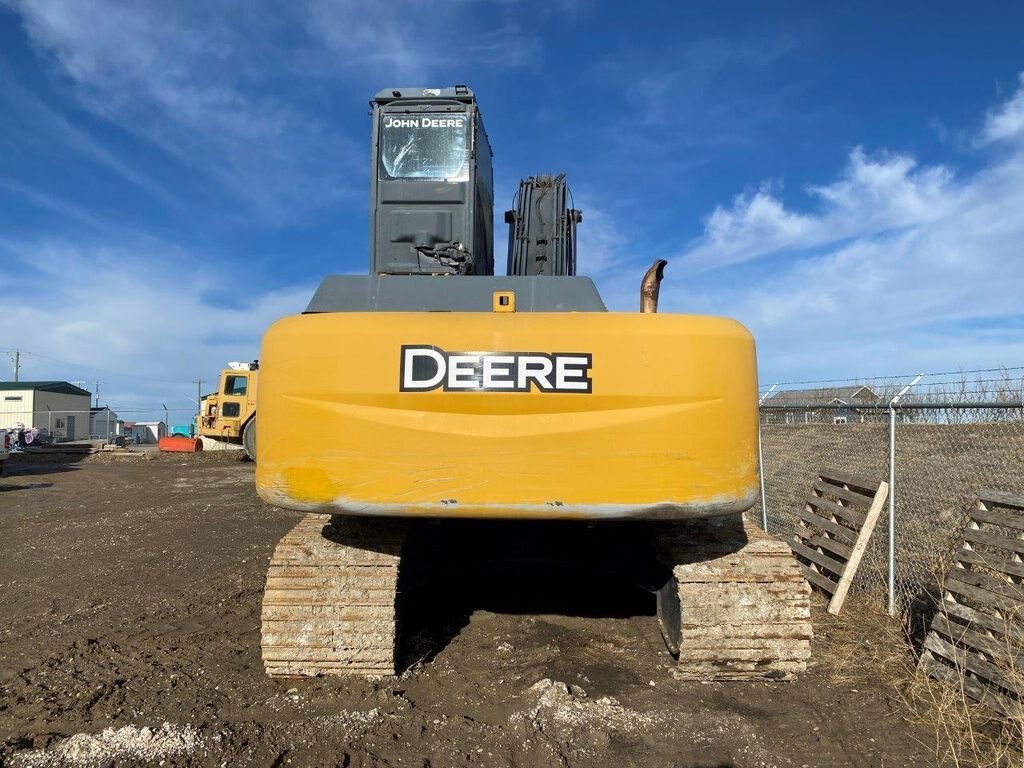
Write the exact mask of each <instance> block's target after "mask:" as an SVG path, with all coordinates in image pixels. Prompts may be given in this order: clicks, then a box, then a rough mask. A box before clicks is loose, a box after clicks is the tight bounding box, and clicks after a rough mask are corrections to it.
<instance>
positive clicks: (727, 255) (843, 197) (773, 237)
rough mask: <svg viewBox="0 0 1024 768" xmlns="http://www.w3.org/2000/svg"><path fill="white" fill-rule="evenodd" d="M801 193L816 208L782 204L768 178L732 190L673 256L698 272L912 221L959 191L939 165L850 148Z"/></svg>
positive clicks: (934, 216)
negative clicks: (837, 169) (836, 172)
mask: <svg viewBox="0 0 1024 768" xmlns="http://www.w3.org/2000/svg"><path fill="white" fill-rule="evenodd" d="M807 193H808V195H810V197H811V198H812V199H813V200H814V201H815V202H816V203H817V207H818V210H816V211H814V212H810V213H803V212H797V211H793V210H790V209H787V208H786V206H785V204H784V203H783V201H782V200H781V199H780V198H779V197H778V196H777V195H776V194H775V192H774V191H773V189H772V186H771V185H770V184H765V185H763V186H762V187H761V188H760V189H759V190H758V191H757V192H753V193H744V194H741V195H738V196H737V197H736V198H735V199H734V200H733V203H732V205H731V206H729V207H728V208H725V207H718V208H716V209H715V211H714V212H713V213H712V214H711V215H710V216H709V217H708V218H707V220H706V222H705V226H704V234H703V235H702V236H700V237H699V238H697V239H696V240H695V241H694V242H693V243H691V244H690V245H689V246H688V247H687V248H686V249H685V250H684V251H683V253H682V254H681V255H680V258H681V259H682V260H683V262H684V264H685V266H686V267H687V269H688V270H690V271H704V270H709V269H717V268H720V267H724V266H728V265H730V264H738V263H742V262H745V261H750V260H752V259H757V258H760V257H762V256H766V255H773V254H778V253H780V252H785V251H800V250H806V249H810V248H817V247H821V246H825V245H829V244H834V243H838V242H841V241H843V240H845V239H847V238H851V237H864V236H870V235H873V234H876V233H880V232H885V231H892V230H897V229H900V228H903V227H910V226H920V225H924V224H927V223H928V222H934V221H937V220H940V219H942V218H943V217H944V216H946V215H948V214H949V213H950V211H951V210H953V209H955V207H956V205H957V200H956V198H957V196H958V194H959V190H958V188H957V184H956V183H955V180H954V178H953V174H952V172H951V171H949V170H948V169H946V168H944V167H942V166H933V167H926V168H919V167H918V165H917V163H916V161H915V160H914V159H913V158H912V157H910V156H908V155H899V154H885V153H883V154H880V155H878V156H876V157H869V156H868V155H867V154H866V153H865V152H864V150H863V149H861V148H859V147H858V148H856V149H854V150H853V151H852V152H851V153H850V157H849V164H848V165H847V167H846V169H845V171H844V172H843V175H842V177H841V178H840V179H839V180H837V181H835V182H833V183H832V184H828V185H825V186H815V187H810V188H809V189H808V190H807Z"/></svg>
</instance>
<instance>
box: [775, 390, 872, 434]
mask: <svg viewBox="0 0 1024 768" xmlns="http://www.w3.org/2000/svg"><path fill="white" fill-rule="evenodd" d="M880 402H881V396H880V395H879V394H878V393H877V392H875V391H874V390H873V389H871V387H867V386H864V385H861V384H853V385H850V386H846V387H817V388H815V389H786V390H781V391H779V392H773V393H772V394H771V395H770V396H769V397H768V398H767V399H766V400H765V401H764V403H762V405H763V406H769V407H768V408H765V409H764V412H763V415H764V423H765V424H849V423H853V422H861V421H878V420H879V419H880V418H881V417H882V413H881V412H880V411H873V410H869V409H864V408H863V406H874V405H878V404H879V403H880ZM823 405H827V406H829V407H828V408H816V407H815V406H823Z"/></svg>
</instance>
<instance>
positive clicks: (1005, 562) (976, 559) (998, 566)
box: [955, 548, 1024, 578]
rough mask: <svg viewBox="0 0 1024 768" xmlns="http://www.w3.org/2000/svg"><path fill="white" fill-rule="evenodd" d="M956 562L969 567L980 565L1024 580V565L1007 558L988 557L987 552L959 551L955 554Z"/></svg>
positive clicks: (974, 550)
mask: <svg viewBox="0 0 1024 768" xmlns="http://www.w3.org/2000/svg"><path fill="white" fill-rule="evenodd" d="M955 559H956V560H958V561H960V562H961V563H969V564H970V565H981V566H984V567H985V568H991V569H992V570H993V571H999V572H1000V573H1005V574H1008V575H1010V576H1018V577H1020V578H1024V563H1022V562H1020V561H1019V560H1011V559H1010V558H1008V557H999V556H998V555H990V554H989V553H988V552H979V551H978V550H976V549H967V548H964V549H961V550H960V551H959V552H957V554H956V558H955Z"/></svg>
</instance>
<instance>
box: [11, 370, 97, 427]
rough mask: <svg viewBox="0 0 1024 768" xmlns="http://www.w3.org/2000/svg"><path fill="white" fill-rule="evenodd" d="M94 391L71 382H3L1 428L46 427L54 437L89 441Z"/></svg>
mask: <svg viewBox="0 0 1024 768" xmlns="http://www.w3.org/2000/svg"><path fill="white" fill-rule="evenodd" d="M91 405H92V394H91V393H90V392H88V391H87V390H84V389H82V388H81V387H77V386H75V385H74V384H71V383H69V382H67V381H0V429H14V428H16V427H18V426H19V425H21V426H22V427H35V428H37V429H45V430H47V431H48V432H49V433H50V436H51V438H52V439H54V440H86V439H88V437H89V414H90V406H91Z"/></svg>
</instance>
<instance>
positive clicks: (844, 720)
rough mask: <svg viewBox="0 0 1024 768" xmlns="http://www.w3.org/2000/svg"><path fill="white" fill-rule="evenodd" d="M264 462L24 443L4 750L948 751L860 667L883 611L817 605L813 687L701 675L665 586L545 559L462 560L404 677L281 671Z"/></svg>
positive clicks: (717, 760)
mask: <svg viewBox="0 0 1024 768" xmlns="http://www.w3.org/2000/svg"><path fill="white" fill-rule="evenodd" d="M252 474H253V472H252V465H251V464H248V463H246V462H242V461H239V460H238V458H237V457H236V456H234V455H233V454H227V455H226V454H223V453H221V454H213V453H210V454H205V455H204V454H197V455H194V456H181V455H157V456H152V455H151V456H150V457H149V459H146V460H143V459H142V458H139V457H122V458H116V457H110V456H97V457H90V458H87V459H85V460H83V461H81V462H79V463H76V464H60V463H41V462H35V463H27V462H18V461H17V460H15V461H12V463H11V466H10V467H9V468H8V473H7V475H6V476H5V477H3V478H2V479H0V531H2V539H0V541H2V546H3V557H2V558H0V616H2V619H3V620H2V623H0V764H2V765H12V766H51V765H53V766H56V765H60V766H65V765H67V766H107V765H199V766H222V765H229V766H234V765H257V766H284V765H291V766H332V765H339V766H417V767H418V768H422V767H424V766H435V767H437V766H453V765H480V766H609V767H610V766H634V765H642V766H644V767H645V768H653V767H654V766H693V767H695V768H696V767H697V766H702V767H707V768H710V767H712V766H715V767H725V766H818V767H822V768H824V767H826V766H903V765H907V766H921V765H925V764H928V762H929V760H928V754H929V750H928V749H927V748H926V747H924V746H922V744H927V743H928V741H927V739H928V736H927V734H923V733H921V732H919V731H915V730H914V729H913V727H912V726H910V725H909V724H908V723H907V722H906V721H905V720H904V719H903V718H902V716H901V712H900V709H899V708H898V706H897V705H896V704H895V703H894V702H893V700H892V697H891V696H890V691H891V682H890V681H888V680H886V679H885V673H884V671H883V670H879V669H873V668H872V665H871V664H870V663H867V660H868V655H867V654H865V664H863V665H859V664H857V663H850V659H851V658H852V659H856V658H857V656H856V655H857V654H858V653H860V652H862V649H861V646H862V645H864V647H866V646H867V645H868V644H870V642H871V637H872V633H873V630H872V629H871V628H870V627H866V628H865V629H864V632H863V633H862V634H861V635H858V634H857V633H856V632H850V631H849V630H850V627H843V628H842V629H843V630H844V631H842V632H835V633H830V632H829V628H830V627H833V628H834V627H835V626H836V625H835V623H834V620H832V619H829V618H826V616H825V614H824V613H823V611H821V610H816V614H815V619H816V623H817V627H816V630H817V631H818V633H819V638H820V639H818V640H816V643H815V654H816V659H817V662H816V663H815V665H814V666H813V667H812V669H811V671H809V672H808V673H807V674H806V675H804V676H803V677H801V678H800V679H799V680H798V681H796V682H794V683H756V684H754V683H749V684H746V683H743V684H741V683H731V684H699V683H686V682H681V681H677V680H675V679H673V677H672V676H671V672H670V662H671V660H670V658H669V657H668V656H667V653H666V652H665V649H664V645H663V644H662V643H661V640H660V636H659V634H658V630H657V622H656V619H655V617H654V615H653V611H654V604H653V600H652V599H649V598H648V596H646V595H641V594H637V593H633V592H630V591H629V590H626V589H624V588H619V587H618V586H616V585H614V584H602V583H600V582H596V583H595V584H596V586H591V587H590V589H591V590H592V592H591V594H589V595H584V596H581V595H580V593H579V590H577V589H559V587H558V583H557V582H558V580H559V574H558V572H557V569H556V570H555V571H552V570H551V569H550V568H548V569H545V570H544V579H545V580H550V581H548V582H540V581H539V580H538V579H535V580H534V581H532V582H531V581H530V579H528V578H525V579H524V578H522V576H523V575H522V574H519V575H518V576H516V575H508V574H505V575H495V574H494V573H488V574H481V573H475V572H473V569H474V568H476V567H477V566H476V565H467V566H466V573H465V574H464V579H463V580H462V581H461V582H460V583H461V584H463V587H460V586H459V585H458V584H455V585H453V584H452V583H451V582H450V581H447V582H446V583H445V586H444V589H436V590H434V591H433V592H430V591H429V590H428V591H427V592H426V593H424V598H423V600H422V601H421V602H419V603H418V605H417V606H415V607H414V608H413V609H410V611H409V618H408V620H407V621H406V622H405V624H404V625H403V627H402V631H403V636H404V638H405V640H404V642H403V667H404V670H405V671H404V672H403V673H402V674H401V675H400V676H399V677H396V678H385V679H381V680H376V681H372V680H345V679H315V680H285V681H274V680H269V679H268V678H266V677H265V675H264V674H263V669H262V666H261V663H260V657H259V601H260V592H261V589H262V581H263V578H264V573H265V569H266V566H267V562H268V560H269V557H270V553H271V550H272V549H273V547H274V545H275V543H276V542H277V540H278V539H279V538H280V537H281V536H282V535H283V534H284V533H285V532H286V531H287V530H288V529H289V528H290V527H291V526H292V525H293V524H294V523H295V521H296V520H297V519H298V516H297V515H296V514H294V513H291V512H285V511H282V510H277V509H274V508H272V507H269V506H267V505H265V504H263V503H262V502H260V501H259V500H258V498H257V497H256V495H255V493H254V491H253V485H252ZM562 575H564V576H566V581H567V582H572V581H573V578H572V576H573V574H562ZM576 581H577V582H578V580H576ZM483 585H486V590H484V589H483ZM534 596H536V599H534ZM830 622H831V623H830ZM830 634H834V635H836V636H839V635H841V636H842V637H843V638H844V639H843V640H842V645H841V646H839V645H836V642H835V641H833V640H829V635H830ZM833 657H842V658H843V659H844V670H845V671H844V674H843V675H842V676H841V679H839V680H838V681H837V676H836V675H835V674H833V672H834V667H832V666H831V665H830V663H829V659H831V658H833Z"/></svg>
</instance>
